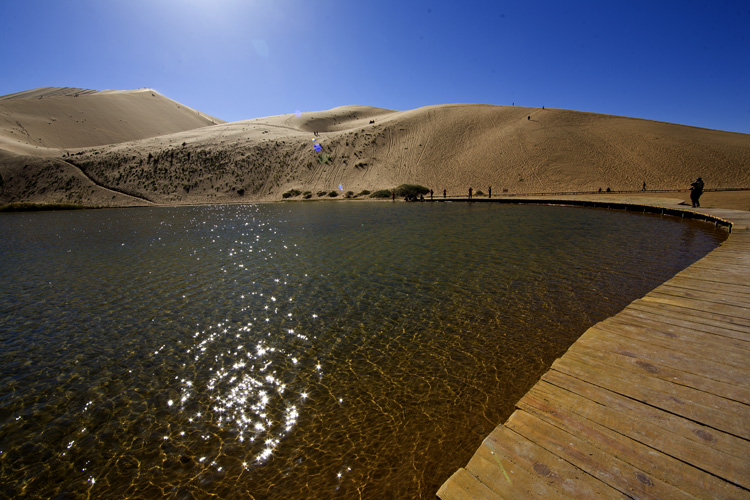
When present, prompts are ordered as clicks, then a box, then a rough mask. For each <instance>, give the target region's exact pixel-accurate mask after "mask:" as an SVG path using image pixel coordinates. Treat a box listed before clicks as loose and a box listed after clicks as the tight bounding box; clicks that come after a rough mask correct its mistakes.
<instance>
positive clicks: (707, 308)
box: [641, 289, 750, 324]
mask: <svg viewBox="0 0 750 500" xmlns="http://www.w3.org/2000/svg"><path fill="white" fill-rule="evenodd" d="M641 300H645V301H648V302H657V303H662V304H670V305H674V306H679V307H684V308H686V309H693V310H695V311H703V312H710V313H713V314H714V315H722V316H724V317H726V318H727V319H729V318H732V319H738V318H739V319H741V320H745V321H743V324H745V323H750V307H743V306H737V305H728V304H720V303H716V302H711V303H708V302H706V301H705V300H701V299H694V298H689V297H684V296H680V297H678V296H675V295H670V294H667V293H661V292H659V290H658V289H657V290H654V291H652V292H650V293H649V294H648V295H646V296H645V297H643V299H641Z"/></svg>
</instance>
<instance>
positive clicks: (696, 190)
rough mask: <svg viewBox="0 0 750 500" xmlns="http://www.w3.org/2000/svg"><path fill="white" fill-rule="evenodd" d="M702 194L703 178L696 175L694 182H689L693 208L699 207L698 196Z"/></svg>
mask: <svg viewBox="0 0 750 500" xmlns="http://www.w3.org/2000/svg"><path fill="white" fill-rule="evenodd" d="M702 194H703V179H701V178H700V177H698V178H697V179H695V182H693V183H692V184H690V201H692V202H693V208H696V207H700V206H701V202H700V197H701V195H702Z"/></svg>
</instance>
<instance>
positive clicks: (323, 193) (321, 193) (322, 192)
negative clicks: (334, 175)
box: [318, 191, 328, 198]
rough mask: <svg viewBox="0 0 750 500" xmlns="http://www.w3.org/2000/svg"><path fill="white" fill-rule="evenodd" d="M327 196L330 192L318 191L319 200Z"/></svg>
mask: <svg viewBox="0 0 750 500" xmlns="http://www.w3.org/2000/svg"><path fill="white" fill-rule="evenodd" d="M327 194H328V191H318V198H320V197H321V196H325V195H327Z"/></svg>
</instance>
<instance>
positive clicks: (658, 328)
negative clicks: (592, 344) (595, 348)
mask: <svg viewBox="0 0 750 500" xmlns="http://www.w3.org/2000/svg"><path fill="white" fill-rule="evenodd" d="M591 328H592V329H600V330H609V331H612V332H615V333H617V334H618V335H620V336H622V337H627V338H631V339H634V340H640V341H642V342H648V343H649V344H652V345H654V346H658V347H659V348H661V349H669V350H673V351H675V352H678V353H685V354H690V355H691V356H694V357H695V358H696V359H708V360H714V359H720V360H721V362H722V363H723V364H725V365H731V366H734V367H735V368H739V369H743V368H745V367H746V366H747V365H748V356H749V355H750V342H745V341H742V340H736V339H733V338H731V337H722V336H716V335H713V334H706V333H703V332H700V331H697V330H692V329H689V328H684V327H674V326H669V325H665V324H659V322H658V321H653V320H651V319H648V318H643V317H640V316H638V315H630V314H619V315H617V316H615V317H613V318H609V319H606V320H604V321H602V322H600V323H597V324H596V325H594V326H593V327H591Z"/></svg>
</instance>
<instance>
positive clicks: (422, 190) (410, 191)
mask: <svg viewBox="0 0 750 500" xmlns="http://www.w3.org/2000/svg"><path fill="white" fill-rule="evenodd" d="M394 191H396V196H398V197H399V198H400V197H403V196H408V195H414V196H417V197H419V195H420V194H427V193H429V192H430V188H426V187H424V186H420V185H419V184H401V185H400V186H399V187H397V188H396V189H395V190H394Z"/></svg>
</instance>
